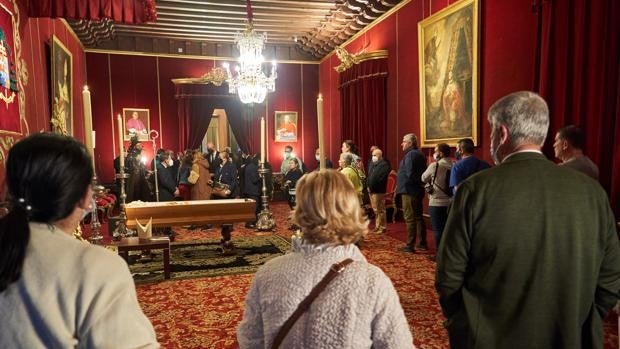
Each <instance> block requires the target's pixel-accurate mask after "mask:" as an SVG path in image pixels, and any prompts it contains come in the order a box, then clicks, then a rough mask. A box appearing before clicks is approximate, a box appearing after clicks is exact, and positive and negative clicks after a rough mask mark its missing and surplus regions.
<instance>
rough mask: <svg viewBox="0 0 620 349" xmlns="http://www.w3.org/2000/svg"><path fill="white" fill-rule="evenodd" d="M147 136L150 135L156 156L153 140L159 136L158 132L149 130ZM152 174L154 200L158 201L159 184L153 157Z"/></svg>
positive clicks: (155, 161)
mask: <svg viewBox="0 0 620 349" xmlns="http://www.w3.org/2000/svg"><path fill="white" fill-rule="evenodd" d="M149 136H150V137H151V142H152V143H153V155H154V156H157V148H156V147H157V145H156V144H155V140H156V139H157V138H159V132H157V130H151V132H149ZM153 175H154V176H155V177H154V179H155V201H157V202H159V185H158V183H157V159H156V158H153Z"/></svg>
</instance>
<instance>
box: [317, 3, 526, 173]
mask: <svg viewBox="0 0 620 349" xmlns="http://www.w3.org/2000/svg"><path fill="white" fill-rule="evenodd" d="M454 2H456V1H448V0H441V1H439V0H430V1H410V2H409V3H407V4H406V5H404V6H403V7H401V8H400V9H399V10H398V11H396V12H395V13H393V14H392V15H390V16H389V17H387V18H385V19H384V20H383V21H382V22H380V23H379V24H377V25H375V26H374V27H372V28H370V29H369V30H368V31H366V32H365V33H363V34H362V35H360V36H359V37H358V38H356V39H355V40H353V41H352V42H351V43H349V44H348V45H347V46H346V48H347V51H349V52H350V53H357V52H360V51H362V50H365V51H371V50H378V49H383V50H388V51H389V58H388V62H389V76H388V97H387V98H388V118H387V120H386V122H387V139H388V145H387V149H385V151H386V154H387V158H388V159H389V160H390V162H391V163H392V164H393V165H394V166H395V165H396V164H398V160H399V159H400V158H401V156H402V151H401V149H400V143H401V139H402V136H403V135H404V134H405V133H409V132H413V133H416V134H417V135H419V134H420V108H419V106H420V101H419V99H420V98H419V81H418V80H419V74H418V36H417V32H418V30H417V24H418V22H420V21H421V20H423V19H424V18H427V17H429V16H430V15H432V14H434V13H437V12H438V11H440V10H442V9H444V8H445V7H446V6H448V5H449V4H451V3H454ZM479 4H480V5H479V6H480V9H479V10H480V14H479V19H480V28H479V33H480V37H479V50H480V55H479V57H480V62H479V67H480V82H479V96H478V98H479V111H478V113H479V114H478V115H479V129H480V134H479V140H480V141H479V146H478V149H477V152H478V155H481V156H483V157H484V158H486V159H489V158H490V156H489V153H488V148H489V129H488V126H487V124H486V112H487V110H488V109H489V107H490V106H491V104H492V103H493V102H494V101H495V100H497V99H498V98H499V97H501V96H503V95H505V94H507V93H509V92H514V91H518V90H531V89H533V88H534V87H533V81H534V74H535V71H534V70H535V64H536V62H535V57H536V27H537V24H536V16H535V14H534V13H532V12H531V8H530V5H531V4H529V3H527V2H523V1H520V0H507V1H480V2H479ZM506 14H510V15H509V16H507V15H506ZM338 64H339V60H338V59H337V57H335V55H332V56H330V57H328V58H327V59H325V60H323V61H322V63H321V67H320V72H321V77H320V80H319V81H320V85H319V88H320V90H321V92H323V93H324V94H329V95H328V96H326V97H325V98H326V100H329V103H330V108H329V109H328V110H326V117H327V118H328V119H329V120H330V124H329V127H330V128H331V130H332V132H331V134H330V137H332V138H333V137H336V138H334V139H332V140H330V142H334V141H335V139H338V137H339V134H340V133H339V132H336V133H335V132H334V130H338V131H339V130H340V128H341V127H346V125H341V115H340V95H339V93H338V73H337V72H335V71H334V70H333V69H332V67H334V66H336V65H338ZM325 74H327V75H329V76H325ZM377 122H380V120H377ZM337 141H339V140H337ZM367 151H368V150H367V149H362V154H361V155H362V156H363V157H367V154H366V152H367ZM338 153H339V149H333V147H331V148H330V155H331V156H332V157H335V156H337V154H338ZM425 153H428V154H430V153H431V150H430V149H427V150H425Z"/></svg>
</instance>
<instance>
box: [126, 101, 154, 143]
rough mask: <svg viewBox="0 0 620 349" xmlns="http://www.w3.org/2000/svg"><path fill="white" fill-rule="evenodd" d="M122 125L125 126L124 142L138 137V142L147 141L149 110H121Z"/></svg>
mask: <svg viewBox="0 0 620 349" xmlns="http://www.w3.org/2000/svg"><path fill="white" fill-rule="evenodd" d="M123 125H125V137H124V140H126V141H129V140H131V137H133V136H138V140H140V141H148V140H149V132H150V131H151V128H150V121H149V109H137V108H123Z"/></svg>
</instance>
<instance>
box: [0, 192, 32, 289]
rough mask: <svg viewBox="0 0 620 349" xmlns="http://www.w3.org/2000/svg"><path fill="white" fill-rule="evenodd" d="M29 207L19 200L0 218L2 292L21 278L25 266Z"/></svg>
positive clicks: (0, 285)
mask: <svg viewBox="0 0 620 349" xmlns="http://www.w3.org/2000/svg"><path fill="white" fill-rule="evenodd" d="M27 208H30V206H28V205H25V203H24V202H18V203H17V204H15V205H13V208H12V209H11V211H9V213H8V214H7V215H6V216H4V217H3V218H2V219H0V292H3V291H4V290H6V288H7V287H9V285H10V284H12V283H13V282H15V281H17V280H18V279H19V277H20V275H21V272H22V268H23V266H24V259H25V258H26V248H27V247H28V242H29V241H30V227H29V226H28V215H29V212H28V210H27Z"/></svg>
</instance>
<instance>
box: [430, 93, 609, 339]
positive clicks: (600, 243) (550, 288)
mask: <svg viewBox="0 0 620 349" xmlns="http://www.w3.org/2000/svg"><path fill="white" fill-rule="evenodd" d="M488 119H489V123H490V126H491V156H492V158H493V160H494V161H495V163H496V164H497V166H495V167H494V168H491V169H488V170H486V171H481V172H478V173H476V174H474V175H473V176H471V177H469V178H468V179H467V180H465V181H464V182H463V183H461V184H460V185H459V190H458V191H457V192H456V196H455V197H454V201H453V203H452V207H451V209H450V214H449V216H448V222H447V224H446V228H445V230H444V235H443V237H442V239H441V243H440V246H439V252H438V255H437V275H436V288H437V291H438V293H439V301H440V304H441V307H442V309H443V312H444V315H445V316H446V317H447V319H448V320H447V322H446V327H447V329H448V334H449V338H450V344H451V346H452V348H474V347H475V348H580V347H582V348H602V347H603V342H602V340H603V337H602V333H603V328H602V319H603V318H604V317H605V313H606V312H607V311H608V310H609V309H611V308H612V307H613V305H614V304H615V303H616V302H617V300H618V294H619V293H618V292H619V291H620V244H619V242H618V237H617V235H616V231H615V223H614V216H613V213H612V211H611V208H610V206H609V202H608V200H607V195H606V194H605V192H604V191H603V189H602V188H601V186H600V185H599V184H598V183H597V182H595V181H594V180H592V179H591V178H588V177H587V176H584V175H582V174H580V173H577V172H576V171H573V170H571V169H567V168H563V167H561V166H555V164H554V163H553V162H551V161H549V160H547V159H546V158H545V156H544V155H543V154H542V153H541V147H542V145H543V143H544V141H545V137H546V136H547V131H548V128H549V110H548V108H547V104H546V103H545V101H544V100H543V99H542V98H541V97H540V96H539V95H537V94H535V93H532V92H516V93H512V94H510V95H508V96H506V97H503V98H502V99H500V100H499V101H497V102H495V104H493V106H492V107H491V109H490V110H489V116H488Z"/></svg>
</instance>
